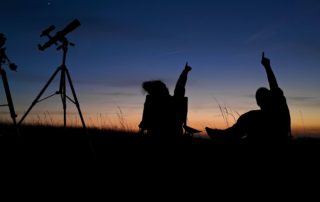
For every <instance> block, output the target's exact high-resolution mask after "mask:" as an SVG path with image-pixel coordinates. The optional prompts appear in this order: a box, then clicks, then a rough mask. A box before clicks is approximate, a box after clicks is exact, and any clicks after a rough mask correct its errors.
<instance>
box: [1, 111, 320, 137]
mask: <svg viewBox="0 0 320 202" xmlns="http://www.w3.org/2000/svg"><path fill="white" fill-rule="evenodd" d="M83 115H84V119H85V122H86V125H87V127H94V128H101V129H110V128H111V129H119V130H123V129H124V130H131V131H138V130H139V128H138V125H139V123H140V121H141V116H142V109H138V108H137V109H128V110H121V109H115V110H114V112H113V113H110V114H103V113H100V114H98V113H84V114H83ZM318 116H319V115H318V114H317V113H305V114H304V118H303V119H302V117H301V113H296V112H295V111H292V113H291V119H292V133H293V135H294V136H296V137H299V136H313V137H316V136H318V137H320V126H319V123H318V119H317V117H318ZM6 117H7V118H4V116H2V119H1V121H5V122H10V119H9V114H8V113H7V116H6ZM237 118H238V115H236V116H228V117H227V118H223V116H222V115H221V112H220V111H219V110H216V111H215V110H210V111H209V110H203V111H201V112H199V111H194V110H192V109H191V110H189V115H188V126H190V127H193V128H196V129H198V130H201V131H202V134H205V127H210V128H219V129H224V128H227V127H230V126H232V125H233V124H234V123H235V122H236V120H237ZM18 120H19V117H18ZM24 123H25V124H39V125H53V126H61V125H63V119H62V113H55V114H50V112H45V113H31V114H30V115H29V117H28V118H27V119H26V120H25V122H24ZM67 125H68V126H70V127H81V121H80V118H79V116H78V113H76V112H72V113H68V115H67Z"/></svg>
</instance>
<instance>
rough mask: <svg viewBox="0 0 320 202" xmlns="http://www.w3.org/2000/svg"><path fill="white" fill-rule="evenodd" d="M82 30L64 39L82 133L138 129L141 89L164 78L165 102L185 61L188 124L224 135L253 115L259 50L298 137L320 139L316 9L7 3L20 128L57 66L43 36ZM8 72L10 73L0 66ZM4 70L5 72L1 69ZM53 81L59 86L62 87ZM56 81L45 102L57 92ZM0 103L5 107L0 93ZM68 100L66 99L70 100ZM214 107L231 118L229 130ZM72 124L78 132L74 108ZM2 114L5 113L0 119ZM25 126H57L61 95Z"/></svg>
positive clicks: (260, 79)
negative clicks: (69, 45) (116, 127)
mask: <svg viewBox="0 0 320 202" xmlns="http://www.w3.org/2000/svg"><path fill="white" fill-rule="evenodd" d="M75 18H77V19H79V20H80V22H81V26H80V27H78V28H77V29H76V30H74V31H73V32H71V33H69V34H68V35H67V37H68V39H69V40H70V41H72V42H74V43H75V44H76V46H75V47H74V48H70V50H69V54H68V58H67V66H68V69H69V71H70V73H71V76H72V78H73V81H74V85H75V88H76V91H77V94H78V98H79V101H80V104H81V109H82V111H83V113H84V116H85V119H86V122H87V124H88V125H93V126H97V127H100V126H114V125H119V123H120V122H121V119H122V120H124V121H125V125H127V127H129V128H133V129H137V128H138V127H137V125H138V123H139V121H140V119H141V114H142V108H143V103H144V99H145V94H144V92H143V91H142V89H141V83H142V82H143V81H146V80H152V79H161V80H163V81H164V82H165V83H166V84H167V85H168V87H169V89H170V92H171V94H172V93H173V88H174V85H175V82H176V80H177V78H178V76H179V74H180V72H181V71H182V69H183V67H184V64H185V62H186V61H188V62H189V64H190V65H191V66H192V67H193V70H192V71H191V72H190V74H189V81H188V84H187V96H188V97H189V115H188V120H189V125H190V126H192V127H196V128H198V129H200V130H203V129H204V127H205V126H209V127H217V128H225V127H227V125H228V124H229V125H231V124H232V123H233V122H234V120H235V119H236V118H237V117H238V114H242V113H244V112H246V111H248V110H251V109H257V108H258V107H257V105H256V103H255V99H254V94H255V91H256V90H257V89H258V88H259V87H261V86H267V85H268V84H267V78H266V75H265V72H264V69H263V67H262V65H261V64H260V60H261V53H262V51H265V54H266V56H267V57H269V58H270V59H271V64H272V67H273V70H274V72H275V74H276V77H277V79H278V83H279V85H280V87H281V88H282V89H283V90H284V92H285V95H286V97H287V101H288V104H289V108H290V111H291V115H292V122H293V128H294V132H295V133H296V134H299V133H305V134H313V133H319V134H320V122H319V120H320V108H319V106H320V91H319V89H318V88H319V86H320V79H319V77H320V26H319V22H320V21H319V20H320V1H318V0H268V1H260V0H243V1H238V0H91V1H88V0H77V1H75V0H69V1H62V0H52V1H40V0H29V1H22V0H20V1H19V0H3V1H1V12H0V25H1V29H0V33H4V34H5V36H6V37H7V43H6V45H5V47H7V55H8V56H9V58H10V59H11V60H12V61H13V62H15V63H16V64H17V65H18V72H16V73H14V72H10V71H9V70H8V71H7V73H8V77H9V82H10V87H11V91H12V96H13V99H14V103H15V107H16V111H17V114H18V120H19V119H20V118H21V116H22V115H23V113H24V112H25V111H26V109H27V108H28V107H29V106H30V104H31V103H32V101H33V100H34V98H35V97H36V95H37V94H38V93H39V92H40V90H41V88H42V87H43V86H44V84H45V82H46V81H47V80H48V79H49V77H50V76H51V75H52V74H53V72H54V71H55V70H56V68H57V67H58V66H59V65H60V64H61V60H62V53H61V52H59V51H57V50H56V49H55V47H53V46H52V47H50V48H48V49H47V50H45V51H43V52H41V51H39V50H38V49H37V45H38V44H39V43H40V44H43V43H45V42H46V41H47V39H46V38H40V33H41V31H42V30H44V29H45V28H47V27H48V26H50V25H52V24H53V25H55V26H56V30H54V31H53V33H52V34H55V33H56V32H57V31H60V30H62V29H63V28H64V27H65V26H66V25H67V24H69V23H70V22H71V21H72V20H73V19H75ZM5 68H6V67H5ZM6 69H8V68H6ZM58 78H59V77H57V79H58ZM57 89H58V83H57V82H55V83H53V84H52V85H51V87H50V88H49V89H48V90H47V91H46V95H48V94H51V93H52V92H55V91H56V90H57ZM0 95H1V96H0V101H1V103H4V102H5V97H4V96H3V95H4V91H3V87H2V86H1V88H0ZM70 95H71V94H70ZM218 105H220V106H222V107H226V108H227V109H228V111H229V113H230V114H231V115H229V116H228V120H227V121H225V120H224V119H223V118H222V114H221V112H220V110H219V107H218ZM68 107H69V109H70V111H69V112H70V114H69V119H68V121H69V123H70V124H77V123H79V120H78V118H76V117H77V116H76V115H77V114H76V113H75V109H74V106H73V105H72V104H71V103H70V104H69V105H68ZM7 111H8V110H7V109H6V108H2V109H1V117H0V119H1V120H5V119H7V116H8V114H6V112H7ZM26 121H29V122H38V121H41V122H51V123H59V122H60V121H62V105H61V101H60V99H59V97H58V96H56V97H54V98H51V99H50V100H48V101H45V102H42V103H39V104H37V105H36V107H35V108H34V109H33V110H32V113H31V114H30V116H28V117H27V119H26Z"/></svg>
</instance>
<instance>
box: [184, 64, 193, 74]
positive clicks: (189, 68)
mask: <svg viewBox="0 0 320 202" xmlns="http://www.w3.org/2000/svg"><path fill="white" fill-rule="evenodd" d="M184 69H185V70H186V71H188V72H189V71H191V69H192V68H191V67H190V66H189V65H188V62H187V63H186V66H185V67H184Z"/></svg>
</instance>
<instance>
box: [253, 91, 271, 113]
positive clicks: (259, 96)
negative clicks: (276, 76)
mask: <svg viewBox="0 0 320 202" xmlns="http://www.w3.org/2000/svg"><path fill="white" fill-rule="evenodd" d="M256 100H257V104H258V106H259V107H260V108H261V109H262V110H263V109H266V108H267V107H268V104H269V100H270V91H269V89H267V88H264V87H262V88H259V89H258V90H257V92H256Z"/></svg>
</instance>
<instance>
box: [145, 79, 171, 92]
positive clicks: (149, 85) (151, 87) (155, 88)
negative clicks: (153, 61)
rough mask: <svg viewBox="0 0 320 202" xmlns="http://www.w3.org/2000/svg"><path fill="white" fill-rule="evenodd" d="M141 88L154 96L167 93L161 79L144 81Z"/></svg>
mask: <svg viewBox="0 0 320 202" xmlns="http://www.w3.org/2000/svg"><path fill="white" fill-rule="evenodd" d="M142 88H143V89H144V90H145V91H146V92H147V93H148V94H149V95H155V96H166V95H169V90H168V88H167V86H166V84H164V83H163V82H162V81H160V80H156V81H145V82H143V84H142Z"/></svg>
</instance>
